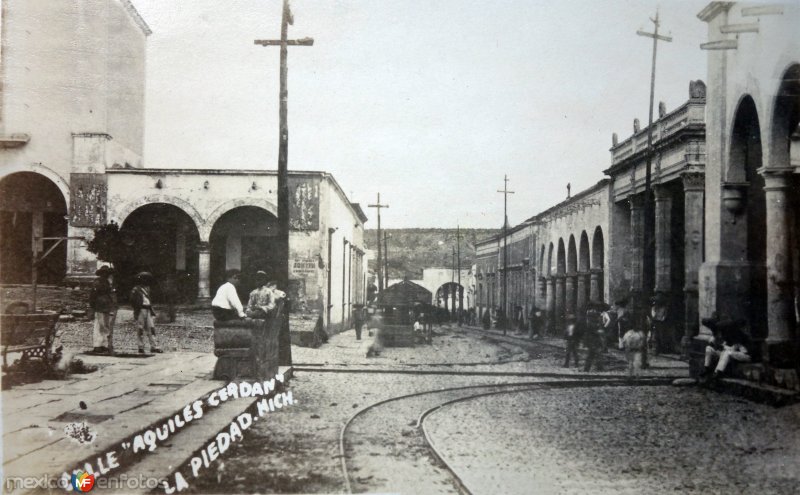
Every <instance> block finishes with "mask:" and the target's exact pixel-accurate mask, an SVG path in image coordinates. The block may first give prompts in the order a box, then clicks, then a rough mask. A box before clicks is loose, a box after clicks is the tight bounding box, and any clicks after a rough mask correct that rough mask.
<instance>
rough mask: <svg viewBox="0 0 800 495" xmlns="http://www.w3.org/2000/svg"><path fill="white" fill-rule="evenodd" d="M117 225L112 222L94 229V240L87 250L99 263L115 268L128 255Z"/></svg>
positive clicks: (90, 242)
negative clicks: (102, 262) (105, 263)
mask: <svg viewBox="0 0 800 495" xmlns="http://www.w3.org/2000/svg"><path fill="white" fill-rule="evenodd" d="M122 238H123V236H122V234H121V233H120V230H119V225H118V224H117V223H116V222H114V221H113V220H112V221H111V223H109V224H107V225H103V226H102V227H98V228H96V229H94V238H93V239H92V240H91V241H89V244H88V247H87V249H88V250H89V252H90V253H93V254H95V255H96V256H97V259H99V260H100V261H107V262H109V263H112V264H113V265H114V266H115V267H116V266H117V265H118V264H119V262H120V261H122V260H124V259H125V258H126V257H127V255H128V247H127V246H126V245H125V243H124V242H123V239H122Z"/></svg>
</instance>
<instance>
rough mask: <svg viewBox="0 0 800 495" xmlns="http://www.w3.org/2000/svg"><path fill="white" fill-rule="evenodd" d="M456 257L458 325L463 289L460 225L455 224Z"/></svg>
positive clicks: (462, 307)
mask: <svg viewBox="0 0 800 495" xmlns="http://www.w3.org/2000/svg"><path fill="white" fill-rule="evenodd" d="M456 246H457V248H456V257H457V264H456V270H458V286H457V287H456V290H457V291H458V326H461V315H462V314H463V313H464V289H463V288H462V287H461V226H460V225H456Z"/></svg>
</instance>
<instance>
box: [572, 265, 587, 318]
mask: <svg viewBox="0 0 800 495" xmlns="http://www.w3.org/2000/svg"><path fill="white" fill-rule="evenodd" d="M577 278H578V298H577V300H576V302H575V305H576V310H577V312H578V314H579V315H582V314H584V313H585V312H586V303H587V302H588V301H587V300H586V291H587V289H588V288H589V284H588V282H589V274H588V273H586V272H581V273H578V275H577Z"/></svg>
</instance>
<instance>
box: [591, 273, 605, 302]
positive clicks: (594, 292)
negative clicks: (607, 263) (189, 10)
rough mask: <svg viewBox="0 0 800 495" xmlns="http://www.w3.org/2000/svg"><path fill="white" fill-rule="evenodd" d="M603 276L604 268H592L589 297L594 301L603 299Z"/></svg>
mask: <svg viewBox="0 0 800 495" xmlns="http://www.w3.org/2000/svg"><path fill="white" fill-rule="evenodd" d="M602 277H603V270H602V269H600V268H592V269H591V270H590V271H589V299H591V300H592V301H602V300H603V293H602V292H603V287H602V284H601V282H602V280H601V279H602Z"/></svg>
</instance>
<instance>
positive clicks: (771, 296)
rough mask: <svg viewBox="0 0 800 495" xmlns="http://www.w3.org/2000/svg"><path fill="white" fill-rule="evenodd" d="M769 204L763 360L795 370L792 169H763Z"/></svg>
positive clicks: (765, 190)
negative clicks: (765, 330)
mask: <svg viewBox="0 0 800 495" xmlns="http://www.w3.org/2000/svg"><path fill="white" fill-rule="evenodd" d="M759 172H760V173H761V175H762V176H763V177H764V183H765V184H764V192H765V195H766V203H767V322H768V325H769V326H768V328H769V333H768V334H767V340H766V343H765V345H766V348H765V349H764V350H765V354H764V358H765V360H766V361H767V362H768V363H770V364H771V365H772V366H774V367H777V368H789V367H795V366H796V365H797V363H796V362H795V359H794V357H795V354H796V352H795V351H796V349H795V347H796V341H795V315H794V307H793V304H794V300H793V296H794V294H793V282H792V269H791V268H792V267H791V259H792V252H791V236H790V229H789V219H790V211H789V204H788V203H789V195H788V194H787V190H788V189H789V184H790V178H791V174H792V169H791V168H777V169H773V168H762V169H761V170H759Z"/></svg>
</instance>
